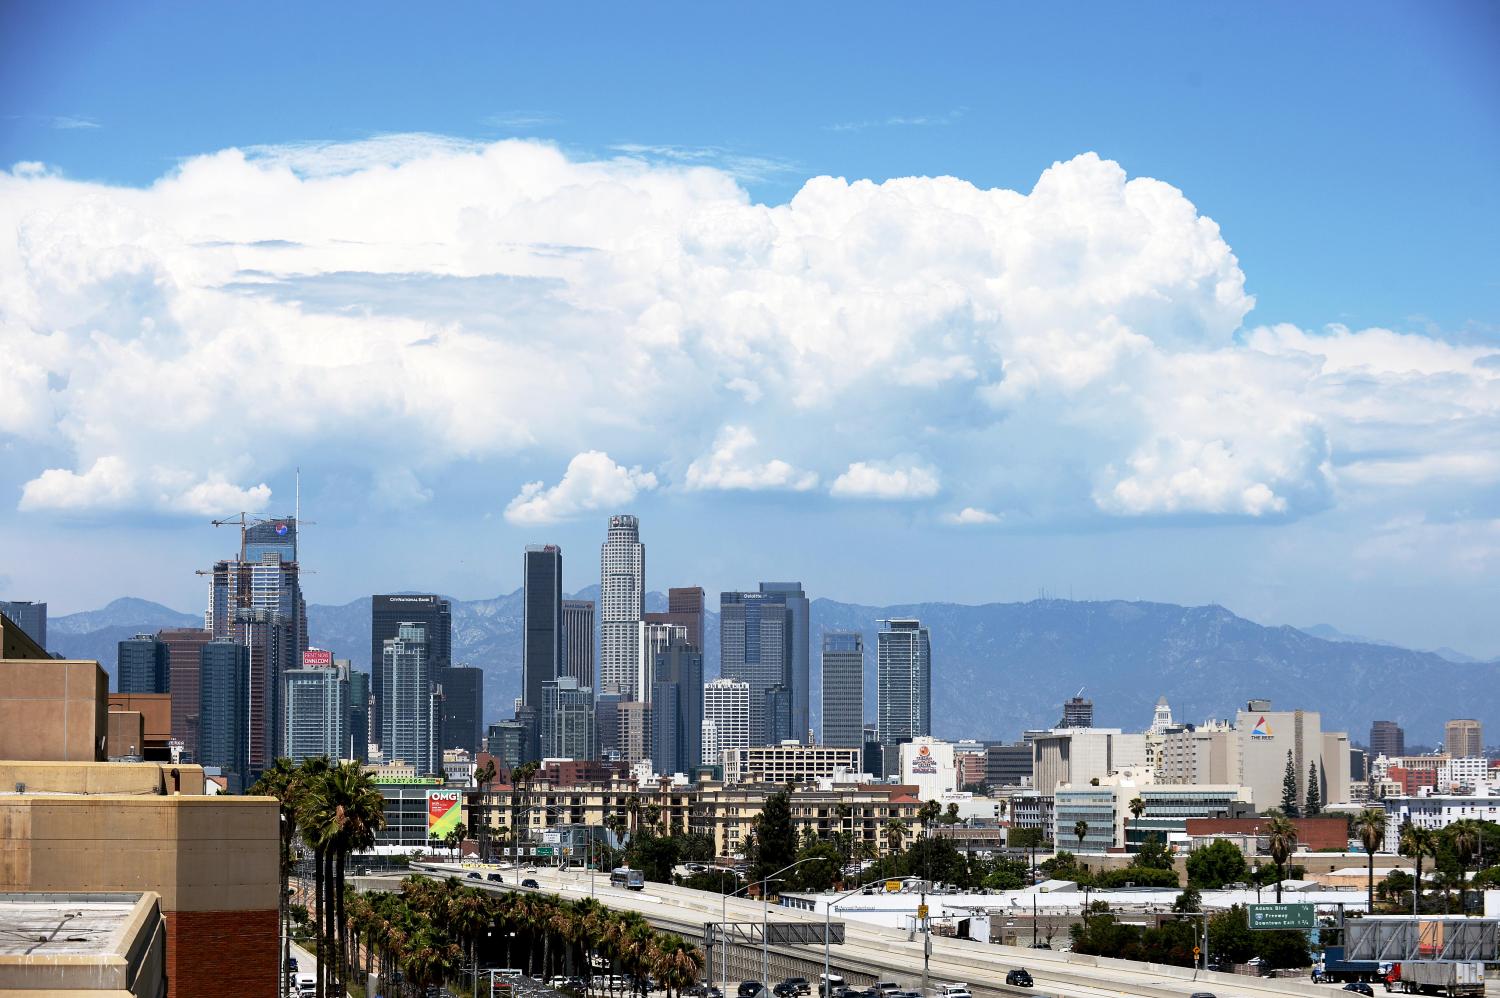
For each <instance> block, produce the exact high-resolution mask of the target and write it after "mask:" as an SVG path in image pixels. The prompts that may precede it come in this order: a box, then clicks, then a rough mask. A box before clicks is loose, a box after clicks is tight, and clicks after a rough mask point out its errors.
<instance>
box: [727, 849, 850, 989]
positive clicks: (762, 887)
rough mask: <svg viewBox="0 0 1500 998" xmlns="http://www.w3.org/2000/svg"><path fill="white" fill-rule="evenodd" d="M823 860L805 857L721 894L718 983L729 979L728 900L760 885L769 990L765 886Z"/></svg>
mask: <svg viewBox="0 0 1500 998" xmlns="http://www.w3.org/2000/svg"><path fill="white" fill-rule="evenodd" d="M823 860H824V857H822V856H807V857H805V858H803V859H799V860H797V862H795V863H793V864H792V865H791V866H783V867H782V868H781V869H779V870H777V871H776V872H775V873H770V874H767V875H766V876H764V877H762V878H761V879H760V880H759V881H754V880H752V881H751V882H750V883H748V884H746V885H745V886H744V887H741V888H740V889H739V890H736V891H731V892H730V893H728V894H721V895H720V896H719V898H720V908H721V911H720V915H719V933H718V934H719V945H720V947H721V948H722V949H723V950H724V955H723V958H722V959H721V960H720V965H721V967H722V968H723V971H724V980H723V981H721V982H720V983H723V984H728V983H729V980H728V978H729V945H728V942H727V938H728V937H727V935H726V933H725V931H724V925H725V923H726V922H728V921H729V899H730V898H732V897H734V896H735V895H736V894H739V893H741V892H742V891H748V890H749V889H750V888H751V886H752V885H753V884H756V883H759V884H760V896H761V900H762V901H764V902H765V913H764V915H763V916H762V923H761V949H762V957H763V959H764V971H765V974H766V978H767V979H766V981H764V982H763V983H764V984H765V985H766V987H767V988H769V987H770V986H771V981H770V976H771V946H770V942H769V941H768V939H767V937H766V928H767V927H768V926H769V925H770V917H771V907H770V901H769V899H768V898H767V897H766V885H767V884H768V883H770V881H771V880H772V879H773V878H775V877H779V876H781V875H782V874H783V873H785V872H787V871H788V870H791V869H795V868H796V867H799V866H801V865H802V864H803V863H814V862H819V861H823ZM721 876H722V874H721ZM709 970H710V972H711V971H712V970H713V968H712V967H710V968H709Z"/></svg>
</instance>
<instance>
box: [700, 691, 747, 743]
mask: <svg viewBox="0 0 1500 998" xmlns="http://www.w3.org/2000/svg"><path fill="white" fill-rule="evenodd" d="M703 726H704V730H705V731H708V730H709V729H710V728H712V733H713V737H712V739H709V738H705V739H704V755H703V761H704V762H706V763H712V764H717V763H718V762H719V760H720V759H721V758H722V756H721V754H720V753H722V752H723V751H724V750H725V749H732V748H748V747H749V746H750V684H749V683H746V682H743V681H741V680H736V679H729V678H726V677H720V678H718V679H715V680H714V681H713V682H711V683H708V684H706V685H704V687H703ZM710 743H711V744H710ZM710 749H713V750H715V751H714V754H713V756H712V757H711V758H710V756H709V750H710Z"/></svg>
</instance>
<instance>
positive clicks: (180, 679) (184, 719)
mask: <svg viewBox="0 0 1500 998" xmlns="http://www.w3.org/2000/svg"><path fill="white" fill-rule="evenodd" d="M156 636H157V637H158V638H160V639H161V641H162V643H163V644H165V645H166V646H167V663H168V669H169V670H170V671H171V673H172V680H171V682H172V737H173V738H175V739H177V740H178V741H180V742H182V750H183V752H185V753H186V758H185V759H184V760H183V761H184V762H198V761H199V758H198V725H199V723H200V711H199V696H198V676H199V671H200V670H201V669H202V668H203V646H204V645H206V644H207V643H208V640H209V638H211V637H212V636H213V635H211V634H209V632H208V631H207V630H205V629H203V628H199V627H164V628H162V629H161V630H160V631H157V632H156Z"/></svg>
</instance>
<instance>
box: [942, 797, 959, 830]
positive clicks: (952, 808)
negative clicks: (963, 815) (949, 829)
mask: <svg viewBox="0 0 1500 998" xmlns="http://www.w3.org/2000/svg"><path fill="white" fill-rule="evenodd" d="M943 824H945V825H956V824H958V804H957V803H956V802H955V803H950V804H949V805H948V810H946V811H944V812H943Z"/></svg>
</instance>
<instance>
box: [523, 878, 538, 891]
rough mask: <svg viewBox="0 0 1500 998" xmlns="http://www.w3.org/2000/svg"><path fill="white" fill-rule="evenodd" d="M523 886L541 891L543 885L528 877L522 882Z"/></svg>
mask: <svg viewBox="0 0 1500 998" xmlns="http://www.w3.org/2000/svg"><path fill="white" fill-rule="evenodd" d="M521 886H522V887H530V888H531V889H532V890H534V891H539V890H541V889H542V885H541V884H539V883H537V882H536V881H535V880H532V879H531V878H530V877H527V878H526V879H525V880H523V881H521Z"/></svg>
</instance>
